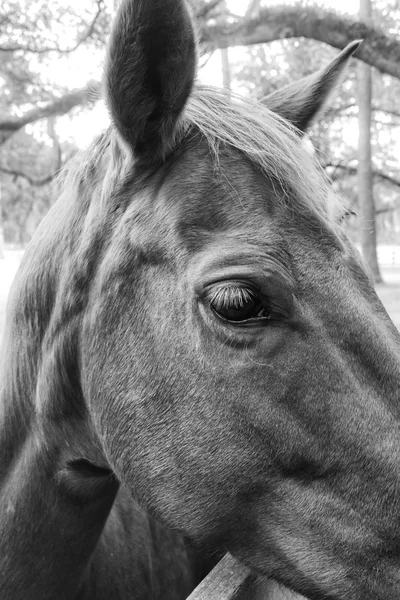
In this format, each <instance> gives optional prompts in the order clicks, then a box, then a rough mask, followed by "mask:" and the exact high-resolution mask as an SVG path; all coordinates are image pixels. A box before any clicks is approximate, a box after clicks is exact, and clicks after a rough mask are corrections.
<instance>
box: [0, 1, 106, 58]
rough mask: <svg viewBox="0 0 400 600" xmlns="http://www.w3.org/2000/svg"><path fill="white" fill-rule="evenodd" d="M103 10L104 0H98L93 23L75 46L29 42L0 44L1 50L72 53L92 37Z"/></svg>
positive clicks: (34, 52) (33, 52)
mask: <svg viewBox="0 0 400 600" xmlns="http://www.w3.org/2000/svg"><path fill="white" fill-rule="evenodd" d="M102 10H103V0H97V12H96V14H95V16H94V17H93V19H92V21H91V23H90V24H89V26H88V27H87V29H86V31H85V32H84V33H83V34H82V35H81V36H79V38H78V40H77V41H76V42H75V44H74V45H73V46H71V47H70V48H60V47H59V46H43V47H42V48H36V47H34V46H30V45H29V44H15V45H14V46H0V51H1V52H17V51H18V50H23V51H25V52H31V53H32V54H45V53H46V52H58V53H60V54H70V53H71V52H74V50H76V49H77V48H79V46H81V45H82V44H83V43H84V42H86V41H87V40H88V39H89V38H90V37H92V35H93V33H94V31H95V25H96V23H97V21H98V19H99V17H100V15H101V12H102Z"/></svg>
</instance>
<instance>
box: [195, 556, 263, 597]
mask: <svg viewBox="0 0 400 600" xmlns="http://www.w3.org/2000/svg"><path fill="white" fill-rule="evenodd" d="M253 581H254V575H252V574H251V572H250V570H249V569H248V568H247V567H245V566H244V565H242V564H240V563H239V562H238V561H237V560H235V559H234V558H233V556H232V555H231V554H225V556H224V558H223V559H222V560H220V561H219V563H218V564H217V566H216V567H215V568H214V569H213V570H212V571H211V573H209V574H208V575H207V577H205V578H204V579H203V581H202V582H201V583H200V585H198V586H197V588H196V589H195V590H194V592H192V593H191V594H190V596H189V598H188V599H187V600H238V599H239V597H240V595H241V594H242V593H243V592H244V590H245V588H247V589H248V588H249V586H251V585H252V583H253Z"/></svg>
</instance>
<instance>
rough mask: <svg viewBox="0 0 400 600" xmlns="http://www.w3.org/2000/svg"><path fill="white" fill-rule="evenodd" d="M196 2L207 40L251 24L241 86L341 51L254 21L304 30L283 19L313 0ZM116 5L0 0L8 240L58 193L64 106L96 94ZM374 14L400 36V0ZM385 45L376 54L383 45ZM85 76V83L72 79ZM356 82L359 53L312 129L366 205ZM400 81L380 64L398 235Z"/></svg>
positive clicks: (383, 213)
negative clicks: (359, 173) (243, 5)
mask: <svg viewBox="0 0 400 600" xmlns="http://www.w3.org/2000/svg"><path fill="white" fill-rule="evenodd" d="M192 4H193V7H194V12H195V14H196V15H197V18H198V23H199V31H200V39H201V40H203V42H204V43H205V46H204V49H205V50H206V51H207V50H208V51H210V50H212V49H213V48H215V47H218V44H219V43H220V42H221V40H222V42H223V43H224V44H225V41H224V39H225V38H224V37H223V35H228V33H229V32H231V31H233V32H235V31H236V32H239V33H240V32H242V33H243V32H244V33H243V35H247V39H249V40H250V42H249V43H250V44H251V45H249V46H247V47H246V48H245V49H243V50H242V51H241V52H240V53H238V52H236V51H230V53H229V56H230V65H231V79H232V85H233V86H234V88H235V89H238V90H239V91H240V92H242V93H246V94H251V95H253V96H256V97H259V98H262V97H264V96H266V95H267V94H268V93H270V92H271V91H273V90H274V89H277V88H278V87H281V86H282V85H285V84H286V83H288V82H291V81H293V80H295V79H298V78H299V77H301V76H304V75H307V74H309V73H311V72H313V71H315V70H316V69H318V68H319V67H322V66H323V65H324V64H326V63H327V62H328V61H329V60H330V59H331V58H332V57H333V56H334V55H335V54H336V53H337V50H336V49H333V48H331V47H330V46H328V45H325V44H321V42H319V41H315V40H313V39H304V38H302V39H297V38H291V39H280V40H278V41H272V42H270V43H268V44H255V43H254V41H255V37H254V33H253V32H254V31H256V32H257V31H258V30H260V27H261V25H260V26H259V27H258V25H257V23H259V24H262V22H264V24H266V25H268V26H269V27H270V29H269V30H268V31H269V33H268V35H272V34H273V33H274V32H272V34H271V31H272V30H271V27H272V25H274V26H275V27H276V31H275V34H274V35H276V36H278V37H280V36H282V35H288V36H290V35H292V34H293V35H295V34H296V32H295V31H293V24H290V27H291V28H292V29H290V28H289V29H288V28H287V29H286V30H285V29H284V26H285V18H286V19H289V18H291V15H292V17H293V14H294V15H295V16H296V12H295V11H296V10H300V9H301V11H302V12H301V16H302V18H303V17H304V18H306V17H307V15H312V14H314V13H313V12H312V11H313V10H314V8H313V5H312V3H311V2H310V1H309V0H303V1H302V2H300V3H293V6H291V7H288V6H286V9H285V10H283V9H282V7H279V5H277V6H271V3H268V4H266V3H265V2H264V0H251V2H249V5H248V10H247V13H246V14H245V15H244V16H237V15H230V14H229V12H228V9H227V6H228V5H227V4H225V0H192ZM263 6H264V8H263ZM267 7H270V8H268V11H269V12H268V14H267V12H266V11H267ZM289 9H290V10H289ZM318 10H319V9H318ZM307 11H309V12H307ZM112 12H113V2H111V0H110V2H109V3H108V4H106V3H105V0H96V2H93V0H81V2H79V3H76V2H74V1H73V0H66V1H64V2H63V1H61V0H54V1H53V2H51V3H48V2H45V1H44V0H5V1H4V2H3V3H2V4H1V6H0V59H1V60H0V91H1V93H0V114H1V115H2V116H3V118H2V119H1V118H0V193H1V196H0V202H1V204H2V218H3V226H4V230H5V236H6V239H7V240H8V241H15V242H25V241H26V240H27V239H28V238H29V236H30V234H31V233H32V231H33V229H34V228H35V226H36V225H37V223H38V222H39V221H40V219H41V218H42V216H43V215H44V213H45V211H46V210H47V209H48V207H49V205H50V203H51V202H52V201H53V194H52V188H53V184H52V180H53V179H54V176H55V175H56V173H57V172H58V170H59V169H60V168H61V167H62V165H63V164H64V163H65V161H66V160H67V159H68V158H69V156H70V155H71V154H72V153H73V152H75V151H76V150H77V147H76V144H74V143H73V141H72V140H70V139H69V138H68V137H65V136H64V137H63V138H62V136H61V139H60V133H59V132H60V120H59V118H58V117H59V115H63V114H68V113H70V111H71V110H72V111H73V112H74V113H75V114H77V115H79V113H82V112H83V113H84V114H86V113H85V111H88V110H90V106H91V103H93V101H94V98H95V94H93V93H92V91H91V87H90V86H87V85H86V84H87V82H88V80H89V79H95V80H97V81H98V80H99V78H100V75H101V60H102V55H103V49H104V44H105V40H106V37H107V34H108V31H109V27H110V21H111V16H112ZM314 12H315V10H314ZM292 13H293V14H292ZM299 14H300V13H299ZM260 15H263V16H262V19H264V21H262V19H261V17H260ZM329 15H331V13H329V14H328V13H326V18H325V21H324V24H325V26H327V24H328V25H329V23H328V21H327V20H328V19H329V18H331V17H330V16H329ZM374 23H376V25H377V33H376V35H378V34H379V36H380V37H379V40H380V41H381V42H382V39H383V38H382V35H384V34H385V35H386V34H387V35H391V36H394V38H393V39H395V38H396V37H397V38H399V37H400V35H399V34H400V31H399V30H400V5H399V2H398V0H389V1H385V2H384V1H383V0H374ZM271 24H272V25H271ZM278 25H279V26H278ZM257 27H258V29H257ZM346 27H350V25H349V22H348V21H346V20H344V21H343V22H342V28H343V30H345V29H346ZM352 27H353V26H352ZM282 28H283V29H282ZM378 30H379V31H380V32H383V34H382V35H381V33H379V31H378ZM227 32H228V33H227ZM242 33H241V35H242ZM229 35H231V38H230V40H231V41H230V42H229V44H228V45H231V44H233V45H235V44H236V41H235V39H236V38H235V37H234V35H233V34H232V33H229ZM349 35H350V34H349ZM212 36H214V37H212ZM221 36H222V37H221ZM271 39H275V38H273V35H272V38H271ZM210 40H214V42H212V43H210ZM379 40H378V41H379ZM383 41H384V40H383ZM222 42H221V43H222ZM382 43H383V42H382ZM372 46H373V44H372ZM372 46H371V47H372ZM374 47H375V46H374ZM389 50H390V48H389ZM370 54H371V52H370ZM376 55H377V56H378V58H379V52H378V54H376ZM381 58H382V57H381ZM88 59H90V60H88ZM398 62H399V61H398ZM354 63H355V61H354ZM379 64H380V63H379ZM76 86H81V87H80V88H79V89H78V90H74V88H75V87H76ZM355 86H356V73H355V66H354V64H353V66H352V67H351V68H350V69H349V72H348V76H347V79H346V81H345V82H344V83H343V85H342V86H341V87H340V89H339V90H338V93H337V95H335V96H334V97H333V99H332V102H331V104H330V107H329V108H328V109H327V111H326V112H325V113H324V115H323V116H322V117H321V118H320V119H319V121H318V123H316V124H315V126H314V128H313V130H312V132H311V134H310V136H311V139H312V142H313V144H314V147H315V149H316V152H317V153H318V155H319V157H320V159H322V161H323V163H324V164H325V165H326V168H327V171H328V173H329V175H330V176H331V177H332V179H333V180H334V185H335V187H336V188H337V189H338V190H339V191H341V192H342V193H344V194H345V195H346V196H347V197H348V198H349V200H350V201H351V203H352V204H353V205H354V206H355V209H356V210H357V202H358V201H357V194H356V169H357V152H356V151H357V105H356V93H355V91H356V87H355ZM399 88H400V83H399V80H397V79H394V78H393V77H390V76H389V75H385V74H382V73H380V72H378V71H377V70H374V97H375V102H374V108H375V110H374V124H373V140H374V170H375V183H374V190H375V194H376V201H377V212H378V233H379V237H380V239H381V240H388V241H389V240H393V239H394V238H395V237H396V235H397V236H398V234H399V227H400V210H392V208H393V207H396V206H397V205H399V204H400V199H399V198H400V195H399V190H400V181H399V180H400V175H399V156H400V107H399V106H398V102H397V98H398V97H399V92H400V89H399ZM38 119H40V120H38ZM26 123H31V124H30V125H29V124H28V125H26ZM0 225H1V222H0ZM354 230H355V226H354V223H351V232H352V233H354Z"/></svg>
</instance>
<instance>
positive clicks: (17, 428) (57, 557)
mask: <svg viewBox="0 0 400 600" xmlns="http://www.w3.org/2000/svg"><path fill="white" fill-rule="evenodd" d="M32 254H34V252H31V255H32ZM56 259H57V257H55V260H56ZM30 260H31V259H28V260H27V261H25V265H24V266H23V267H22V272H21V273H20V275H19V281H17V283H16V285H14V291H13V299H12V300H11V304H10V310H9V312H8V314H7V321H8V322H7V324H6V328H7V332H6V336H5V344H4V347H3V355H2V371H3V372H2V373H1V379H0V590H1V593H0V596H1V597H2V598H10V599H11V598H12V599H19V598H42V599H46V598H49V599H50V598H51V599H53V598H60V599H61V598H75V597H76V596H77V593H78V589H79V586H80V584H81V582H82V580H83V578H84V574H85V569H86V568H87V565H88V561H89V559H90V556H91V554H92V553H93V551H94V548H95V547H96V544H97V543H98V540H99V537H100V535H101V532H102V530H103V527H104V523H105V522H106V519H107V517H108V514H109V512H110V509H111V507H112V504H113V502H114V498H115V495H116V493H117V489H118V485H117V483H116V482H115V481H114V480H112V478H105V479H104V485H103V483H102V486H100V488H99V490H98V491H97V492H96V490H95V489H94V488H93V486H91V487H90V485H91V484H90V481H89V488H87V481H86V479H85V478H82V477H80V475H81V474H80V473H79V472H78V474H76V473H75V472H74V471H73V470H72V472H71V469H70V463H71V461H72V463H73V462H74V461H76V460H78V461H79V459H81V458H88V459H89V460H93V461H94V462H95V463H96V461H97V459H98V455H99V454H101V452H100V451H99V450H98V447H97V446H96V443H95V440H94V439H93V432H92V429H91V427H90V422H89V420H88V417H87V415H86V414H85V411H84V410H83V411H82V410H79V409H80V408H81V407H78V406H77V404H78V402H79V400H81V398H79V386H78V387H76V386H75V385H74V384H71V385H69V382H68V381H66V380H68V378H69V376H70V375H71V372H72V371H73V369H74V367H75V365H74V364H73V361H72V362H71V360H72V359H71V356H67V355H63V351H64V349H65V348H64V346H65V347H66V346H68V343H70V341H71V340H70V339H66V336H65V335H59V336H54V340H51V341H50V342H49V343H48V344H47V345H46V343H45V339H46V335H47V333H48V331H49V327H50V320H51V318H52V315H53V313H54V302H55V292H54V289H55V285H54V284H53V281H52V280H51V277H52V276H53V273H50V275H46V272H47V271H51V269H52V268H53V271H55V267H54V266H53V267H52V266H51V265H49V261H48V262H47V263H46V264H45V265H43V266H42V267H41V268H38V265H37V264H35V265H30V264H29V261H30ZM39 260H40V257H39ZM53 264H54V263H53ZM32 267H34V268H33V269H32ZM24 269H25V271H24ZM46 277H47V279H46ZM52 285H53V289H52ZM68 331H70V330H68ZM56 339H57V342H55V340H56ZM64 360H65V361H66V362H64ZM74 360H75V359H74ZM68 361H69V362H68ZM87 455H88V456H87ZM78 471H79V470H78ZM89 479H90V478H89ZM81 483H82V485H81Z"/></svg>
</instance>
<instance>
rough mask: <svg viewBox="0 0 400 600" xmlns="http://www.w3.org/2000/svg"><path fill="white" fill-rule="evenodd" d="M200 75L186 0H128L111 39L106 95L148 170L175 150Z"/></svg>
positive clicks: (124, 134)
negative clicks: (192, 92)
mask: <svg viewBox="0 0 400 600" xmlns="http://www.w3.org/2000/svg"><path fill="white" fill-rule="evenodd" d="M195 71H196V39H195V35H194V29H193V23H192V19H191V16H190V14H189V10H188V6H187V4H186V1H185V0H123V1H122V4H121V6H120V8H119V11H118V14H117V16H116V19H115V22H114V26H113V30H112V33H111V37H110V42H109V47H108V54H107V59H106V66H105V77H104V85H105V94H106V100H107V103H108V108H109V111H110V113H111V118H112V120H113V122H114V124H115V126H116V128H117V130H118V132H119V133H120V135H121V136H122V138H123V139H124V140H125V142H127V144H128V146H129V147H130V148H131V150H132V151H133V153H134V155H135V157H136V159H137V160H138V161H139V162H140V163H141V164H143V165H144V166H151V165H152V164H154V163H157V162H160V161H162V160H164V158H165V157H166V155H167V154H168V152H169V151H170V149H171V148H172V147H173V144H174V139H175V136H176V132H177V128H178V127H179V121H180V116H181V114H182V111H183V109H184V106H185V103H186V101H187V99H188V97H189V95H190V93H191V90H192V86H193V81H194V77H195Z"/></svg>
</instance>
